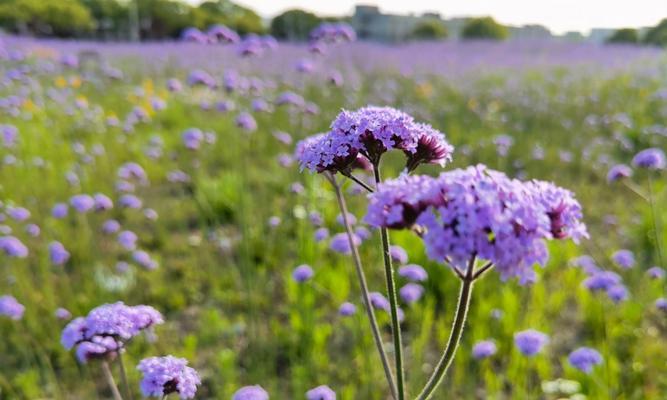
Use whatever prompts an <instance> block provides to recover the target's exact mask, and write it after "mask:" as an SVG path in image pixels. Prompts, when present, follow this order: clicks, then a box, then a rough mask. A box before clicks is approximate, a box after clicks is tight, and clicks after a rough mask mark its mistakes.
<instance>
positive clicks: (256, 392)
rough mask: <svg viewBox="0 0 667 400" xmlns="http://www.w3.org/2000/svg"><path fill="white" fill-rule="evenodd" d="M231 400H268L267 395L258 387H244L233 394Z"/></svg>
mask: <svg viewBox="0 0 667 400" xmlns="http://www.w3.org/2000/svg"><path fill="white" fill-rule="evenodd" d="M232 400H269V394H268V393H267V392H266V390H264V388H262V387H261V386H259V385H254V386H244V387H242V388H241V389H239V390H237V391H236V392H235V393H234V395H233V396H232Z"/></svg>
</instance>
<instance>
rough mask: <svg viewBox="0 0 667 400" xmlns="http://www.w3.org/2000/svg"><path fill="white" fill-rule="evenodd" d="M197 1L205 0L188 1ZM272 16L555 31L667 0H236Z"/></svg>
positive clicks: (640, 16)
mask: <svg viewBox="0 0 667 400" xmlns="http://www.w3.org/2000/svg"><path fill="white" fill-rule="evenodd" d="M186 1H188V2H189V3H192V4H197V3H199V2H201V0H186ZM234 1H235V2H236V3H238V4H241V5H244V6H247V7H250V8H252V9H254V10H255V11H256V12H257V13H259V14H260V15H261V16H263V17H266V18H269V17H273V16H275V15H277V14H279V13H281V12H282V11H285V10H287V9H290V8H302V9H305V10H308V11H312V12H315V13H316V14H321V15H334V16H339V15H349V14H352V11H353V9H354V5H355V4H369V5H378V6H380V9H381V10H382V11H384V12H391V13H400V14H406V13H417V14H420V13H422V12H424V11H437V12H440V14H441V15H442V16H443V17H451V16H471V15H472V16H474V15H491V16H493V17H494V18H496V19H497V20H498V21H500V22H502V23H505V24H511V25H522V24H528V23H537V24H542V25H545V26H547V27H548V28H550V29H551V30H552V31H553V32H555V33H563V32H565V31H570V30H577V31H583V32H587V31H588V30H590V29H591V28H621V27H643V26H650V25H655V24H656V23H657V22H658V21H660V20H661V19H662V18H667V0H375V1H374V0H365V1H364V0H234Z"/></svg>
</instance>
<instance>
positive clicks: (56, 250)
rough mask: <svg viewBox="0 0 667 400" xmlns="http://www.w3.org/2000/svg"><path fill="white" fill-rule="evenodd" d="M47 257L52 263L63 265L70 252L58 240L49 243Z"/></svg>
mask: <svg viewBox="0 0 667 400" xmlns="http://www.w3.org/2000/svg"><path fill="white" fill-rule="evenodd" d="M49 257H50V258H51V263H52V264H53V265H63V264H65V263H66V262H67V260H69V257H70V254H69V252H68V251H67V249H65V246H63V244H62V243H60V242H51V243H50V244H49Z"/></svg>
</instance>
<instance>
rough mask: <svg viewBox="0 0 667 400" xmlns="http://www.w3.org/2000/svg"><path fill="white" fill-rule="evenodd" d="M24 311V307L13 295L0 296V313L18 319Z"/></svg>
mask: <svg viewBox="0 0 667 400" xmlns="http://www.w3.org/2000/svg"><path fill="white" fill-rule="evenodd" d="M24 312H25V307H24V306H23V304H21V303H19V302H18V300H16V298H14V296H9V295H5V296H1V297H0V315H4V316H6V317H9V318H11V319H13V320H20V319H21V318H23V313H24Z"/></svg>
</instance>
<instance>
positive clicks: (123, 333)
mask: <svg viewBox="0 0 667 400" xmlns="http://www.w3.org/2000/svg"><path fill="white" fill-rule="evenodd" d="M163 322H164V320H163V318H162V314H160V313H159V312H158V311H157V310H156V309H154V308H153V307H150V306H145V305H138V306H127V305H125V304H124V303H122V302H117V303H111V304H104V305H101V306H99V307H96V308H94V309H93V310H91V311H90V312H89V313H88V315H87V316H86V317H78V318H75V319H73V320H72V321H70V323H69V324H67V326H65V328H64V329H63V332H62V336H61V343H62V345H63V347H65V348H66V349H68V350H69V349H71V348H73V347H74V346H76V345H78V344H79V343H82V342H84V341H92V339H93V338H94V337H112V338H114V340H117V341H120V342H126V341H128V340H130V339H131V338H133V337H134V336H136V335H138V334H139V333H141V332H142V331H143V330H145V329H148V328H150V327H151V326H153V325H157V324H161V323H163Z"/></svg>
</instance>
